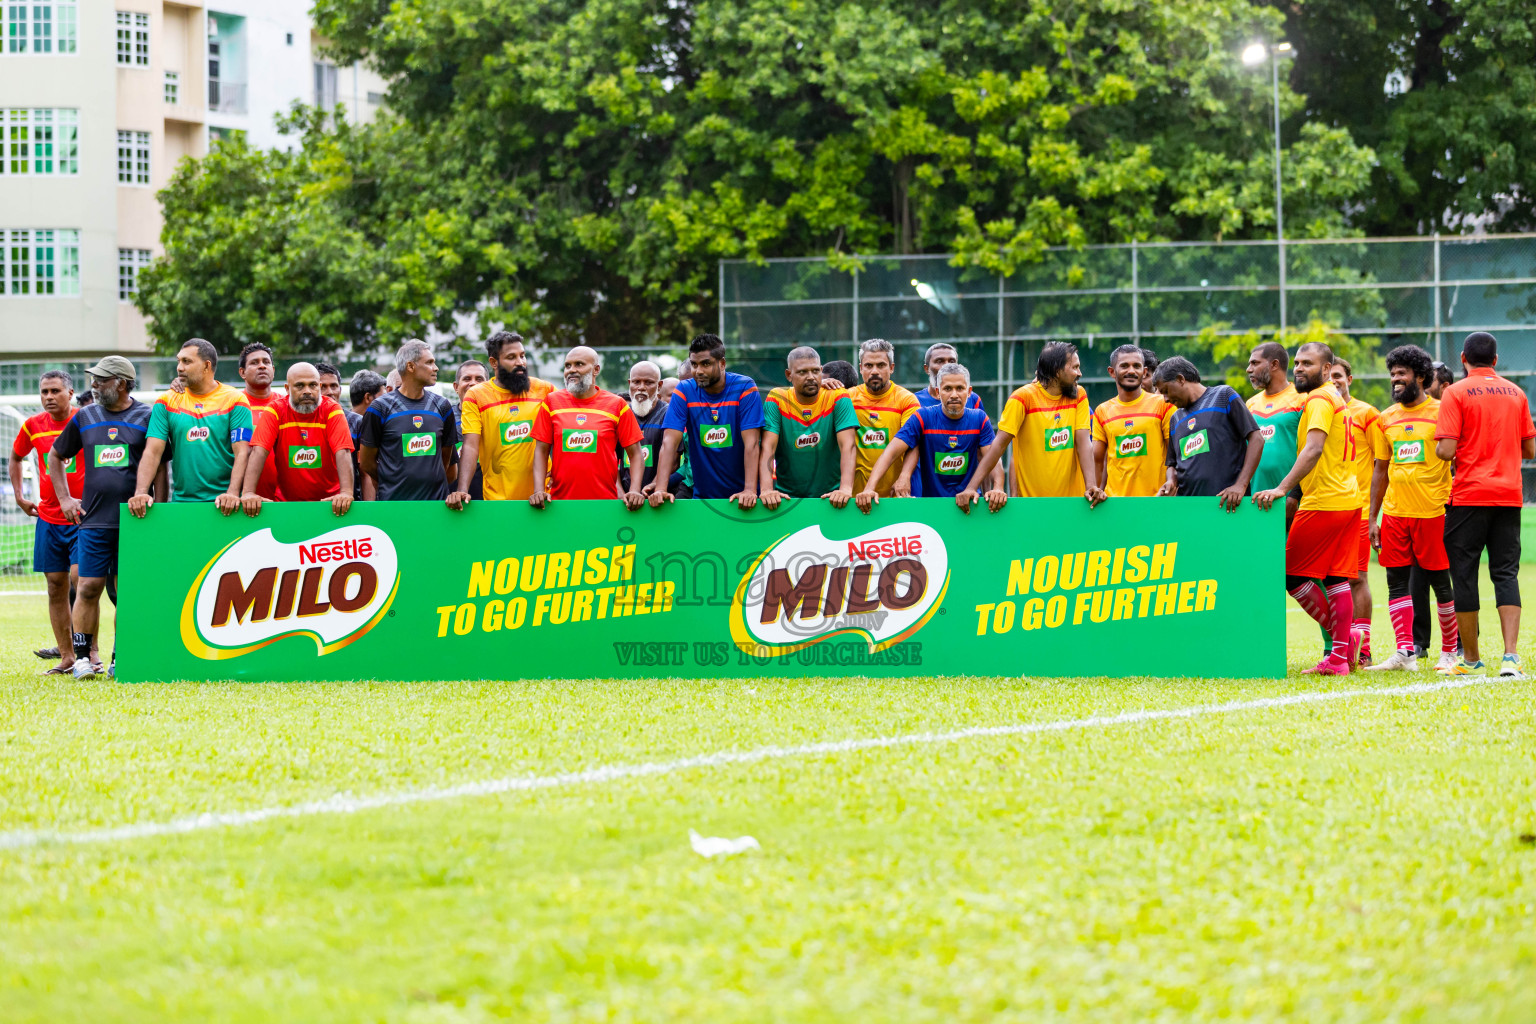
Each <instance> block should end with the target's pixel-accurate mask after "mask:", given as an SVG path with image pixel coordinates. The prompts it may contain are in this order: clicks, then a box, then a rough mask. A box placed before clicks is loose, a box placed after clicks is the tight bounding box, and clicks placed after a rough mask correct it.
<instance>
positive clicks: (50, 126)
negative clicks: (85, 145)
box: [0, 107, 80, 177]
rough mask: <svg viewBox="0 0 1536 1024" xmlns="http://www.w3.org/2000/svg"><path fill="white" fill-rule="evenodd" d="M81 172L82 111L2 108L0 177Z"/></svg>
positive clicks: (0, 115) (0, 112)
mask: <svg viewBox="0 0 1536 1024" xmlns="http://www.w3.org/2000/svg"><path fill="white" fill-rule="evenodd" d="M79 173H80V111H78V110H73V109H58V110H54V109H49V108H47V107H43V108H39V109H28V108H26V107H12V108H6V109H0V177H11V176H16V175H22V174H27V175H40V174H42V175H48V174H79Z"/></svg>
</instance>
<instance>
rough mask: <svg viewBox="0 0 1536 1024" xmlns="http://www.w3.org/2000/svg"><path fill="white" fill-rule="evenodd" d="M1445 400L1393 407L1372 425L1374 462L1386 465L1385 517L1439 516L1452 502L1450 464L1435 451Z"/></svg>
mask: <svg viewBox="0 0 1536 1024" xmlns="http://www.w3.org/2000/svg"><path fill="white" fill-rule="evenodd" d="M1439 419H1440V403H1439V402H1437V401H1435V400H1434V399H1433V398H1430V397H1429V396H1428V395H1425V396H1423V398H1421V399H1420V400H1419V402H1418V404H1417V405H1410V406H1404V405H1403V404H1402V403H1401V402H1399V403H1398V404H1397V405H1393V406H1388V407H1387V409H1386V410H1385V411H1384V412H1382V414H1381V415H1380V416H1378V417H1377V418H1376V421H1375V422H1374V423H1372V424H1371V455H1372V462H1373V463H1374V462H1378V461H1379V462H1385V463H1386V464H1387V493H1386V495H1385V496H1384V497H1383V498H1382V499H1381V511H1382V513H1383V514H1384V515H1389V516H1400V517H1401V518H1404V519H1434V518H1435V517H1436V516H1443V515H1445V503H1446V502H1448V501H1450V500H1451V464H1450V463H1449V462H1446V461H1445V460H1444V459H1442V458H1440V456H1439V455H1436V454H1435V425H1436V423H1438V422H1439Z"/></svg>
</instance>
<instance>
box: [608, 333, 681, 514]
mask: <svg viewBox="0 0 1536 1024" xmlns="http://www.w3.org/2000/svg"><path fill="white" fill-rule="evenodd" d="M619 397H620V398H622V399H624V400H625V401H626V402H628V403H629V411H630V412H632V413H634V414H635V422H636V423H639V424H640V433H641V435H642V439H641V441H640V459H641V462H642V468H643V472H642V473H641V474H640V482H639V483H638V484H637V485H636V490H639V491H642V492H644V493H646V494H649V493H650V490H647V488H649V487H650V484H651V482H652V481H653V480H655V479H656V455H657V453H658V452H660V451H661V442H662V437H663V434H664V432H665V428H664V427H663V426H662V425H663V424H664V423H665V422H666V419H667V404H666V403H665V402H663V401H662V400H661V367H659V366H657V365H656V364H655V363H653V362H651V361H650V360H649V359H642V360H640V362H638V363H636V364H635V365H634V366H632V367H630V369H629V390H628V391H627V392H625V393H624V394H622V395H620V396H619ZM615 443H617V442H615ZM629 469H630V467H629V462H628V460H627V459H626V458H623V456H622V455H621V462H620V465H619V486H620V487H622V488H623V489H624V490H626V491H627V490H629V478H630V473H629ZM681 482H682V474H681V473H673V474H672V481H671V484H672V486H671V488H670V489H671V490H673V491H675V490H677V488H678V485H679V484H680V483H681Z"/></svg>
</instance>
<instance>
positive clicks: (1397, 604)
mask: <svg viewBox="0 0 1536 1024" xmlns="http://www.w3.org/2000/svg"><path fill="white" fill-rule="evenodd" d="M1387 613H1388V614H1389V615H1391V616H1392V632H1393V634H1394V635H1395V636H1396V637H1397V649H1398V650H1399V651H1402V652H1403V653H1404V654H1412V653H1413V598H1411V597H1394V598H1393V599H1392V600H1391V601H1388V602H1387Z"/></svg>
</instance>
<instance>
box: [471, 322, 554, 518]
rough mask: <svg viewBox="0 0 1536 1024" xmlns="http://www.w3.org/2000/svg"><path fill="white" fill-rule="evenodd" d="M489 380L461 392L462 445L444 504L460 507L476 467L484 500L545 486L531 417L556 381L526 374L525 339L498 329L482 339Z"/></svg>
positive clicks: (509, 497) (511, 496) (527, 494)
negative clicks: (536, 470)
mask: <svg viewBox="0 0 1536 1024" xmlns="http://www.w3.org/2000/svg"><path fill="white" fill-rule="evenodd" d="M485 354H486V357H487V362H489V363H490V367H491V375H492V376H491V379H490V380H488V381H486V382H485V383H484V384H476V385H475V386H474V387H472V388H470V389H469V390H468V391H466V392H465V393H464V398H463V401H462V403H461V406H462V408H461V412H460V415H461V417H462V421H463V431H464V448H463V450H462V451H461V452H460V453H459V479H458V482H457V483H456V484H455V485H454V490H453V493H452V494H450V495H448V498H447V505H448V507H449V508H451V509H461V508H463V507H464V506H465V505H466V504H467V503H468V502H469V500H470V498H469V485H470V481H472V480H473V479H474V476H475V467H476V466H479V468H480V470H481V477H482V481H483V483H482V486H483V487H484V489H485V497H486V500H487V501H509V500H513V499H521V498H527V497H530V496H532V494H533V492H534V491H535V490H538V491H542V490H544V487H543V486H542V485H543V481H540V482H539V483H540V486H538V487H535V486H534V480H533V416H534V413H535V412H537V411H538V408H539V405H540V403H542V402H543V401H544V399H545V398H546V397H548V395H549V393H550V392H552V391H554V390H555V388H554V385H552V384H550V383H549V382H548V381H542V380H539V379H538V378H537V377H530V376H528V352H527V349H525V348H524V347H523V339H522V337H521V336H519V335H517V334H513V333H512V332H511V331H497V332H496V333H495V334H493V335H491V336H490V337H489V338H487V339H486V341H485Z"/></svg>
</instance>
